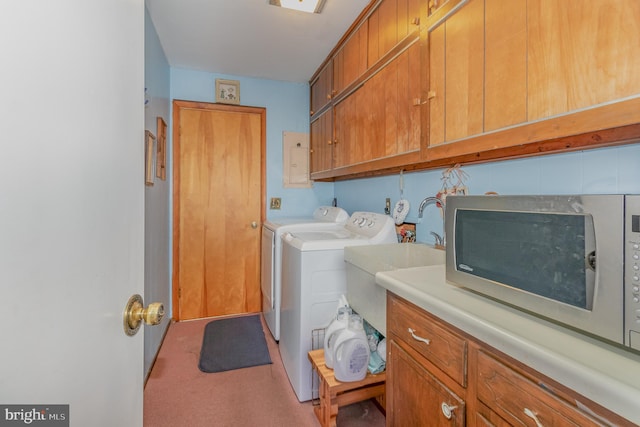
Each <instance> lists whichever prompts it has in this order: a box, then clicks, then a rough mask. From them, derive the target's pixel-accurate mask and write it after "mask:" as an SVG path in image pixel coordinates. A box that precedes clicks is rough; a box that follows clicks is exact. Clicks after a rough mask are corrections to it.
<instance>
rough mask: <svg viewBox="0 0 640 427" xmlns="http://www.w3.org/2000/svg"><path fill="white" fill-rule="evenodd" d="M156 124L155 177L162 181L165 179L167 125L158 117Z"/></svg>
mask: <svg viewBox="0 0 640 427" xmlns="http://www.w3.org/2000/svg"><path fill="white" fill-rule="evenodd" d="M157 122H158V123H157V128H158V129H157V130H156V133H157V134H158V140H157V146H158V147H157V149H156V155H157V156H156V177H158V178H160V179H161V180H163V181H164V180H166V179H167V124H166V123H165V121H164V119H163V118H162V117H159V116H158V119H157Z"/></svg>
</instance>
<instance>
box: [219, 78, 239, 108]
mask: <svg viewBox="0 0 640 427" xmlns="http://www.w3.org/2000/svg"><path fill="white" fill-rule="evenodd" d="M216 102H222V103H224V104H240V82H239V81H238V80H223V79H216Z"/></svg>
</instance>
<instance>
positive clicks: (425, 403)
mask: <svg viewBox="0 0 640 427" xmlns="http://www.w3.org/2000/svg"><path fill="white" fill-rule="evenodd" d="M387 369H388V372H387V418H388V419H387V425H393V426H428V427H439V426H448V427H450V426H459V427H462V426H464V425H465V403H464V401H463V400H462V399H460V398H459V397H458V396H457V395H456V394H454V393H453V392H452V391H451V390H449V389H448V388H447V387H446V386H445V385H443V384H442V383H441V382H440V381H438V380H437V379H436V378H435V377H434V376H433V375H432V374H431V373H430V372H429V371H427V370H426V369H425V368H424V367H423V366H421V365H420V364H419V363H418V362H417V361H416V360H415V359H413V358H412V357H411V356H410V355H409V354H407V352H405V351H404V350H403V349H402V348H401V347H400V346H399V345H398V344H397V343H396V342H395V341H394V340H393V339H391V340H390V341H389V350H388V364H387Z"/></svg>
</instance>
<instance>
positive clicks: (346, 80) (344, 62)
mask: <svg viewBox="0 0 640 427" xmlns="http://www.w3.org/2000/svg"><path fill="white" fill-rule="evenodd" d="M367 29H368V26H367V23H366V22H365V23H364V24H362V25H360V27H359V28H358V29H357V30H356V31H355V32H354V33H353V34H352V35H351V37H349V38H348V39H347V40H346V41H345V43H344V45H343V46H342V47H341V48H340V49H339V50H338V52H337V53H336V55H335V56H334V57H333V90H334V91H335V93H336V94H337V93H340V92H342V91H344V90H345V89H346V88H347V87H348V86H349V85H350V84H351V83H353V82H355V81H356V80H357V79H358V78H359V77H360V76H362V75H363V74H364V73H365V72H366V71H367Z"/></svg>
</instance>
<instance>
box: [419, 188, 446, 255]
mask: <svg viewBox="0 0 640 427" xmlns="http://www.w3.org/2000/svg"><path fill="white" fill-rule="evenodd" d="M430 203H440V206H441V207H442V236H440V235H439V234H438V233H436V232H434V231H432V232H431V235H433V237H435V239H436V246H444V243H445V241H444V218H445V213H446V211H445V207H444V201H443V200H442V199H441V198H440V197H437V196H429V197H427V198H425V199H424V200H423V201H421V202H420V206H419V207H418V218H422V214H423V213H424V208H426V207H427V205H428V204H430Z"/></svg>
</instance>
